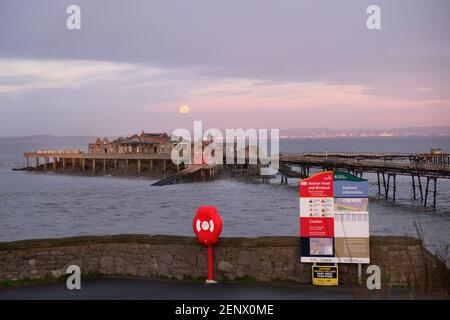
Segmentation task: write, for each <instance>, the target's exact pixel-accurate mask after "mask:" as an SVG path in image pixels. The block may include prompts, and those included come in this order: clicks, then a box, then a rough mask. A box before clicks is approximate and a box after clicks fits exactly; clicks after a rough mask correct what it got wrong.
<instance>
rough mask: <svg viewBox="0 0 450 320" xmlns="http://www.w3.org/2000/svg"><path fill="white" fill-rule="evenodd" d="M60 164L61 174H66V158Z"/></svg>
mask: <svg viewBox="0 0 450 320" xmlns="http://www.w3.org/2000/svg"><path fill="white" fill-rule="evenodd" d="M62 163H63V166H62V172H63V173H64V172H66V158H62Z"/></svg>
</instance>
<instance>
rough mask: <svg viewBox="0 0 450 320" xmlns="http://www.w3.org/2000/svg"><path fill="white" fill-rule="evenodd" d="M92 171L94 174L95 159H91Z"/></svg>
mask: <svg viewBox="0 0 450 320" xmlns="http://www.w3.org/2000/svg"><path fill="white" fill-rule="evenodd" d="M92 173H93V174H95V159H92Z"/></svg>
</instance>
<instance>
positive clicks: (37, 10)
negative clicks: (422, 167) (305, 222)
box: [0, 0, 450, 136]
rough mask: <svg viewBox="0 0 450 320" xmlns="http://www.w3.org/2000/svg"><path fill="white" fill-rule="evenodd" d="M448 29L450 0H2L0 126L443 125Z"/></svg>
mask: <svg viewBox="0 0 450 320" xmlns="http://www.w3.org/2000/svg"><path fill="white" fill-rule="evenodd" d="M71 4H77V5H79V6H80V8H81V30H68V29H67V28H66V19H67V17H68V16H69V15H68V14H66V8H67V7H68V6H69V5H71ZM370 4H377V5H379V6H380V7H381V25H382V29H381V30H373V31H370V30H368V29H367V28H366V19H367V17H368V15H367V13H366V8H367V7H368V6H369V5H370ZM449 34H450V1H448V0H433V1H429V0H388V1H382V0H371V1H366V0H346V1H333V0H329V1H322V0H307V1H306V0H305V1H302V0H283V1H275V0H270V1H268V0H245V1H242V0H142V1H140V0H133V1H113V0H71V1H62V0H54V1H49V0H35V1H23V0H2V1H1V2H0V136H15V135H29V134H54V135H78V134H80V135H81V134H87V135H90V134H92V135H113V136H115V135H122V134H129V133H133V132H136V131H140V130H141V129H146V130H148V131H159V130H164V131H169V132H170V131H171V130H172V129H174V128H178V127H187V128H192V126H193V121H194V120H203V121H204V125H205V126H207V127H218V128H238V127H242V128H252V127H254V128H297V127H300V128H312V127H314V128H317V127H330V128H392V127H395V128H398V127H412V126H441V125H450V37H449ZM181 105H189V107H190V110H191V112H190V113H189V114H188V115H181V114H179V112H178V110H179V107H180V106H181Z"/></svg>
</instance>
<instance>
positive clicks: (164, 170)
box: [163, 160, 203, 175]
mask: <svg viewBox="0 0 450 320" xmlns="http://www.w3.org/2000/svg"><path fill="white" fill-rule="evenodd" d="M163 172H164V175H166V160H163ZM202 173H203V170H202Z"/></svg>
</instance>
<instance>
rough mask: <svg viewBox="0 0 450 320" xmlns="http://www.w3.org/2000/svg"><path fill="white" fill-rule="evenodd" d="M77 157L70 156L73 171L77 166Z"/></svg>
mask: <svg viewBox="0 0 450 320" xmlns="http://www.w3.org/2000/svg"><path fill="white" fill-rule="evenodd" d="M76 161H77V159H75V158H72V172H73V173H75V169H76V167H77V162H76Z"/></svg>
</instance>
